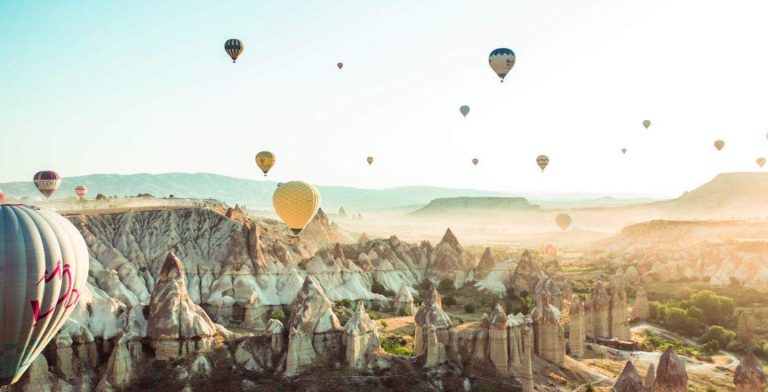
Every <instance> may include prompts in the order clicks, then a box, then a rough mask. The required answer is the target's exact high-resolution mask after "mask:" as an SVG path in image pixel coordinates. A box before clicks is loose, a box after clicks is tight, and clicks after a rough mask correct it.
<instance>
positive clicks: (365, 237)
mask: <svg viewBox="0 0 768 392" xmlns="http://www.w3.org/2000/svg"><path fill="white" fill-rule="evenodd" d="M370 240H371V239H370V238H368V234H366V233H365V232H363V234H360V238H358V239H357V243H358V244H364V243H366V242H368V241H370Z"/></svg>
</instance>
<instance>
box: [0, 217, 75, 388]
mask: <svg viewBox="0 0 768 392" xmlns="http://www.w3.org/2000/svg"><path fill="white" fill-rule="evenodd" d="M0 238H2V239H3V240H2V241H1V243H2V248H3V259H2V273H3V278H2V279H0V295H2V297H3V300H2V301H0V314H2V317H3V321H2V323H0V348H1V349H2V354H1V358H2V366H0V384H2V385H5V384H12V383H15V382H16V381H17V380H18V379H19V378H20V377H21V375H22V374H23V373H24V372H25V371H26V370H27V368H28V367H29V365H30V364H31V363H32V362H33V361H34V360H35V358H37V356H38V355H39V354H40V352H41V351H43V349H44V348H45V347H46V346H47V345H48V343H49V342H50V340H51V339H52V338H53V337H54V336H56V333H57V332H58V330H59V329H60V328H61V326H62V325H64V323H65V322H66V321H67V319H68V318H69V315H70V314H71V313H72V311H73V310H74V309H75V304H76V303H77V301H78V299H79V298H80V293H82V292H83V290H84V289H85V285H86V282H87V279H88V259H89V256H88V247H87V246H86V244H85V240H84V239H83V236H82V235H80V233H79V232H78V231H77V229H76V228H75V226H74V225H72V223H70V222H69V221H68V220H67V219H65V218H63V217H62V216H61V215H59V214H57V213H55V212H53V211H49V210H41V209H38V208H35V207H30V206H23V205H1V206H0Z"/></svg>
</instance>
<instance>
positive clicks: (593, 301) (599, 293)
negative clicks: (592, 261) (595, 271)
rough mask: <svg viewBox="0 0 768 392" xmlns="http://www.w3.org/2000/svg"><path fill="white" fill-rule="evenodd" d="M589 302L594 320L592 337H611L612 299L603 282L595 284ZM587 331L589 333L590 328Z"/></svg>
mask: <svg viewBox="0 0 768 392" xmlns="http://www.w3.org/2000/svg"><path fill="white" fill-rule="evenodd" d="M589 301H590V309H591V319H592V333H593V335H592V337H595V338H609V337H611V323H610V318H609V308H610V298H609V297H608V292H607V291H606V290H605V287H604V286H603V284H602V283H601V282H597V283H595V286H594V287H593V288H592V296H591V297H589ZM587 331H589V328H587Z"/></svg>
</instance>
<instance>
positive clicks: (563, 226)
mask: <svg viewBox="0 0 768 392" xmlns="http://www.w3.org/2000/svg"><path fill="white" fill-rule="evenodd" d="M571 222H573V219H571V216H570V215H568V214H558V215H557V217H555V223H557V225H558V226H560V230H562V231H566V230H568V227H570V226H571Z"/></svg>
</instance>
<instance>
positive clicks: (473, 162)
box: [472, 158, 480, 166]
mask: <svg viewBox="0 0 768 392" xmlns="http://www.w3.org/2000/svg"><path fill="white" fill-rule="evenodd" d="M478 163H480V160H479V159H477V158H472V164H473V165H475V166H477V164H478Z"/></svg>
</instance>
